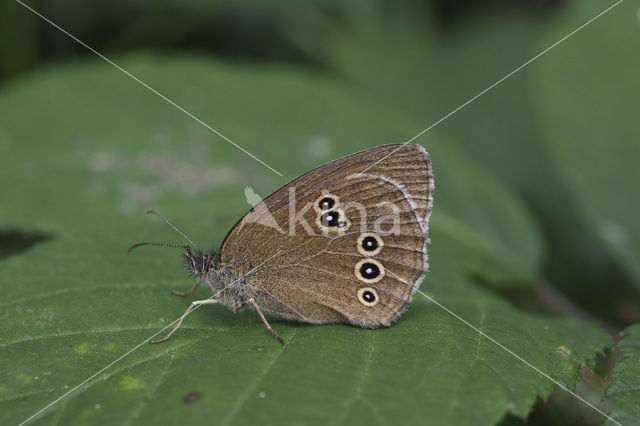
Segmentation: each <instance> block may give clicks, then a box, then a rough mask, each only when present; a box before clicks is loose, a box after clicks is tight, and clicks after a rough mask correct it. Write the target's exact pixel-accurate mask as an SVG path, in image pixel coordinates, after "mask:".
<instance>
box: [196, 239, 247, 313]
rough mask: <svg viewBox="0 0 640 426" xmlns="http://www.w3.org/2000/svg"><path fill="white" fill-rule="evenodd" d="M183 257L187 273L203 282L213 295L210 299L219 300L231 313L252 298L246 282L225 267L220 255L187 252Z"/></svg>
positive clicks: (215, 253)
mask: <svg viewBox="0 0 640 426" xmlns="http://www.w3.org/2000/svg"><path fill="white" fill-rule="evenodd" d="M183 257H184V261H185V268H186V270H187V273H188V274H189V275H191V276H192V277H195V278H197V279H198V280H200V281H202V282H205V283H206V284H207V285H208V286H209V288H210V289H211V292H212V293H213V297H212V298H213V299H216V300H219V301H220V302H221V303H222V304H224V305H226V306H228V307H229V308H230V309H231V310H232V311H236V310H238V309H240V308H242V307H243V306H244V305H245V304H246V302H247V301H248V300H249V299H250V298H251V297H252V296H251V290H250V288H249V286H247V283H246V281H245V280H244V279H243V278H239V277H238V276H236V275H235V274H233V273H232V272H231V271H230V270H229V269H228V268H226V267H225V265H224V263H223V262H222V260H221V257H220V253H218V252H215V251H212V252H208V253H204V252H197V253H195V254H194V253H191V252H187V253H185V254H184V255H183Z"/></svg>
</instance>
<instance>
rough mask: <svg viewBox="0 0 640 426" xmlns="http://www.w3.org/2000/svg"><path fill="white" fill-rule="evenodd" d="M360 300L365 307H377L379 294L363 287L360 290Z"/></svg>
mask: <svg viewBox="0 0 640 426" xmlns="http://www.w3.org/2000/svg"><path fill="white" fill-rule="evenodd" d="M358 300H360V303H362V304H363V305H365V306H368V307H372V306H376V305H377V304H378V292H376V290H375V289H373V288H371V287H362V288H361V289H359V290H358Z"/></svg>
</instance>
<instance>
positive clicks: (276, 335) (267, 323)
mask: <svg viewBox="0 0 640 426" xmlns="http://www.w3.org/2000/svg"><path fill="white" fill-rule="evenodd" d="M247 302H249V303H251V304H252V305H253V307H254V308H255V310H256V312H258V315H260V319H261V320H262V322H263V323H264V326H265V327H267V330H269V333H271V334H272V335H273V337H275V338H276V340H277V341H278V342H280V344H281V345H282V346H285V345H286V343H285V342H284V340H282V338H281V337H280V336H278V333H276V332H275V331H273V328H271V326H270V325H269V322H268V321H267V319H266V318H265V317H264V314H263V313H262V309H260V306H258V304H257V303H256V301H255V300H253V299H249V300H248V301H247Z"/></svg>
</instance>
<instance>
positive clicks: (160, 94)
mask: <svg viewBox="0 0 640 426" xmlns="http://www.w3.org/2000/svg"><path fill="white" fill-rule="evenodd" d="M16 2H18V3H19V4H21V5H22V6H24V7H25V8H26V9H28V10H30V11H31V12H33V13H34V14H36V15H37V16H39V17H40V18H42V19H43V20H44V21H46V22H48V23H49V24H51V25H52V26H53V27H55V28H56V29H58V30H60V31H61V32H63V33H64V34H66V35H67V36H68V37H70V38H72V39H73V40H75V41H76V42H77V43H79V44H80V45H82V46H84V47H85V48H87V49H88V50H90V51H91V52H93V53H95V54H96V55H98V56H99V57H100V58H102V59H104V60H105V61H106V62H108V63H109V64H111V65H113V66H114V67H115V68H117V69H118V70H119V71H121V72H122V73H124V74H126V75H127V76H128V77H130V78H132V79H133V80H135V81H136V82H138V83H139V84H140V85H142V86H143V87H144V88H146V89H147V90H149V91H150V92H152V93H154V94H155V95H157V96H159V97H160V98H162V99H163V100H165V101H166V102H168V103H169V104H171V105H172V106H173V107H175V108H176V109H178V110H180V111H182V112H183V113H184V114H186V115H188V116H189V117H191V118H192V119H194V120H195V121H197V122H198V123H200V124H201V125H203V126H204V127H206V128H207V129H209V130H210V131H212V132H213V133H215V134H216V135H218V136H220V137H221V138H222V139H224V140H225V141H227V142H229V143H230V144H231V145H233V146H235V147H236V148H238V149H239V150H240V151H242V152H244V153H245V154H247V155H248V156H249V157H251V158H253V159H254V160H256V161H257V162H258V163H260V164H262V165H263V166H265V167H266V168H268V169H269V170H271V171H272V172H274V173H275V174H277V175H278V176H283V175H282V173H280V172H279V171H277V170H276V169H274V168H273V167H271V166H270V165H268V164H267V163H265V162H264V161H262V160H261V159H259V158H258V157H256V156H255V155H253V154H252V153H250V152H249V151H247V150H246V149H244V148H243V147H241V146H240V145H238V144H237V143H235V142H234V141H232V140H231V139H229V138H228V137H226V136H225V135H223V134H222V133H220V132H219V131H217V130H216V129H214V128H213V127H211V126H210V125H208V124H207V123H205V122H204V121H202V120H201V119H199V118H198V117H196V116H195V115H193V114H192V113H190V112H189V111H187V110H186V109H185V108H183V107H181V106H180V105H178V104H177V103H175V102H174V101H172V100H171V99H169V98H168V97H166V96H165V95H163V94H162V93H160V92H158V91H157V90H156V89H154V88H153V87H151V86H149V85H148V84H147V83H145V82H144V81H142V80H140V79H139V78H138V77H136V76H135V75H133V74H131V73H130V72H129V71H127V70H125V69H124V68H122V67H121V66H120V65H118V64H116V63H115V62H113V61H112V60H111V59H109V58H107V57H106V56H104V55H103V54H102V53H100V52H98V51H97V50H95V49H94V48H93V47H91V46H89V45H88V44H86V43H85V42H83V41H82V40H80V39H79V38H77V37H76V36H74V35H73V34H71V33H70V32H68V31H66V30H65V29H63V28H62V27H60V26H59V25H57V24H56V23H55V22H53V21H51V20H50V19H48V18H47V17H45V16H44V15H42V14H41V13H39V12H37V11H36V10H35V9H33V8H31V7H30V6H28V5H26V4H24V3H23V2H22V1H21V0H16Z"/></svg>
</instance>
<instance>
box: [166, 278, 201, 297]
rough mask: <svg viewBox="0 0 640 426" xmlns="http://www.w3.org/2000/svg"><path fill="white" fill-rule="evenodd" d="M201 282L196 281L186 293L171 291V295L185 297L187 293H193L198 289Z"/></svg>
mask: <svg viewBox="0 0 640 426" xmlns="http://www.w3.org/2000/svg"><path fill="white" fill-rule="evenodd" d="M201 282H202V281H201V280H198V281H196V283H195V284H194V285H193V286H192V287H191V288H190V289H189V290H187V291H178V290H171V293H173V294H175V295H176V296H186V295H187V294H189V293H193V291H194V290H195V289H196V288H198V286H199V285H200V283H201Z"/></svg>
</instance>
